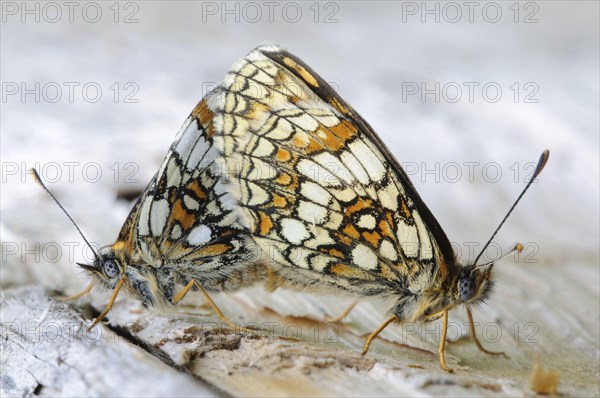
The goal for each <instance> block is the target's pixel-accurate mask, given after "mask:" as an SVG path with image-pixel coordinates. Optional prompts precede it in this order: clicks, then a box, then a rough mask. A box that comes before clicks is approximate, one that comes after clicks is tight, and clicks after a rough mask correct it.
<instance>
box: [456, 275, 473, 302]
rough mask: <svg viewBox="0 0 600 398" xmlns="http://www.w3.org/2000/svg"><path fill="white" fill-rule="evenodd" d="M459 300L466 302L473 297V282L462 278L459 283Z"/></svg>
mask: <svg viewBox="0 0 600 398" xmlns="http://www.w3.org/2000/svg"><path fill="white" fill-rule="evenodd" d="M459 288H460V299H461V301H467V300H469V299H470V298H471V297H473V296H474V295H475V282H473V279H471V278H462V279H461V280H460V282H459Z"/></svg>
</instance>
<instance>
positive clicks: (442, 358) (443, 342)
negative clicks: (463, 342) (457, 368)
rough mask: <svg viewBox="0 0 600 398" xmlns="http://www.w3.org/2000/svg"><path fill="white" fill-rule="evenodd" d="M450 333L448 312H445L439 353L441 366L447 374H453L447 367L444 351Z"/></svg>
mask: <svg viewBox="0 0 600 398" xmlns="http://www.w3.org/2000/svg"><path fill="white" fill-rule="evenodd" d="M447 333H448V310H446V311H444V314H443V315H442V335H441V336H440V346H439V348H438V352H439V354H440V365H441V366H442V369H444V370H445V371H446V372H453V370H452V369H451V368H449V367H448V365H446V357H445V355H444V349H445V348H446V334H447Z"/></svg>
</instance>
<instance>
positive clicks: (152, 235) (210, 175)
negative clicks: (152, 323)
mask: <svg viewBox="0 0 600 398" xmlns="http://www.w3.org/2000/svg"><path fill="white" fill-rule="evenodd" d="M207 101H210V96H207V97H206V98H205V99H204V100H203V101H201V102H200V103H199V104H198V105H197V106H196V108H195V109H194V110H193V112H192V114H191V115H190V116H189V118H188V119H187V120H186V122H185V123H184V125H183V127H182V128H181V130H180V132H179V133H178V134H177V136H176V138H175V141H174V142H173V144H172V145H171V148H170V149H169V152H168V154H167V156H166V158H165V160H164V161H163V163H162V166H161V168H160V169H159V171H158V173H157V174H156V175H155V177H154V178H153V179H152V181H151V182H150V184H149V185H148V187H147V188H146V190H145V191H144V192H143V194H142V195H141V197H140V199H139V200H138V202H137V203H136V205H135V206H134V208H133V210H132V211H131V213H130V215H129V217H128V219H127V221H126V222H125V224H124V226H123V228H122V230H121V233H120V234H119V238H118V242H124V243H125V245H126V248H127V252H128V253H130V255H131V257H132V258H131V261H133V262H134V263H137V264H139V263H145V264H149V265H151V266H154V267H157V268H158V267H163V266H165V265H168V266H169V267H172V268H171V269H175V270H176V272H177V273H178V274H179V275H180V276H181V278H180V279H181V280H180V281H179V282H181V283H187V282H188V281H189V279H190V278H191V277H195V278H196V279H197V280H199V281H202V282H204V283H203V284H204V285H205V287H207V288H209V289H210V288H211V284H210V282H216V283H221V284H222V285H223V284H225V283H230V282H231V283H233V282H234V281H233V280H228V278H227V277H226V276H227V275H230V273H231V272H233V270H234V269H242V268H243V266H244V264H246V263H248V262H250V261H251V260H250V258H251V252H250V250H249V246H250V245H248V242H247V241H246V240H247V238H246V237H245V235H244V234H242V233H241V231H242V230H243V229H247V228H244V225H243V224H244V223H243V221H242V219H241V217H240V213H239V208H238V207H237V202H238V199H237V197H236V196H239V193H237V191H236V189H235V188H234V187H231V186H229V183H228V181H227V179H225V178H222V177H223V175H222V173H221V167H222V164H223V158H222V152H223V151H222V149H223V148H222V140H220V139H219V138H218V137H215V128H214V124H213V113H212V112H211V111H210V110H209V108H208V106H207ZM186 279H187V280H186ZM223 287H224V286H220V289H222V288H223Z"/></svg>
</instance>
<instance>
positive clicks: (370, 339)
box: [361, 315, 399, 355]
mask: <svg viewBox="0 0 600 398" xmlns="http://www.w3.org/2000/svg"><path fill="white" fill-rule="evenodd" d="M398 320H399V319H398V316H397V315H392V316H391V317H390V318H388V319H387V320H386V321H385V322H383V323H382V324H381V326H379V327H378V328H377V330H375V331H374V332H373V333H371V334H370V335H369V337H367V341H365V346H364V347H363V350H362V353H361V355H366V354H367V352H369V347H371V343H372V342H373V340H374V339H375V337H377V336H378V335H379V333H381V332H382V331H383V329H385V328H387V327H388V325H389V324H390V323H392V322H394V321H398Z"/></svg>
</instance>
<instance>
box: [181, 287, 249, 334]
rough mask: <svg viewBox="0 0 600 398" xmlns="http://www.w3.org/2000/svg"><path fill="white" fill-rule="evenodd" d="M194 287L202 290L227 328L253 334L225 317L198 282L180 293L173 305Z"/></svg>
mask: <svg viewBox="0 0 600 398" xmlns="http://www.w3.org/2000/svg"><path fill="white" fill-rule="evenodd" d="M194 286H196V288H198V290H200V292H201V293H202V294H203V295H204V298H206V301H208V303H209V304H210V306H211V307H212V309H213V310H214V311H215V313H216V314H217V316H218V317H219V319H220V320H222V321H223V322H225V324H227V326H229V327H230V328H232V329H235V330H238V329H239V330H242V331H245V332H249V333H253V332H254V331H253V330H251V329H246V328H243V327H240V326H239V325H237V324H235V323H233V322H232V321H230V320H229V318H227V317H226V316H225V314H223V312H222V311H221V309H220V308H219V307H218V306H217V304H216V303H215V302H214V301H213V299H212V298H211V297H210V296H209V294H208V292H207V291H206V290H204V288H203V287H202V285H200V283H198V281H196V280H195V279H192V280H191V281H190V282H189V283H188V284H187V285H186V286H185V287H184V288H183V289H182V290H181V291H180V292H179V293H177V295H176V296H175V297H174V298H173V304H177V303H178V302H179V301H181V299H182V298H184V297H185V295H186V294H187V293H188V292H189V291H190V289H191V288H192V287H194Z"/></svg>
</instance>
